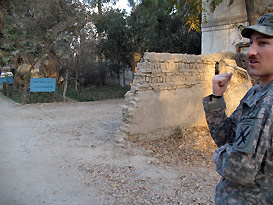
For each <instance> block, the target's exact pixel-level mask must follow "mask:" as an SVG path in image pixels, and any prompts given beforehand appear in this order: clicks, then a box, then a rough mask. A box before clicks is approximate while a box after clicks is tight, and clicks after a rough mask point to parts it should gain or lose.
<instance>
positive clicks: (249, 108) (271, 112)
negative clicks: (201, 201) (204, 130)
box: [203, 81, 273, 205]
mask: <svg viewBox="0 0 273 205" xmlns="http://www.w3.org/2000/svg"><path fill="white" fill-rule="evenodd" d="M203 105H204V109H205V113H206V119H207V123H208V126H209V129H210V133H211V136H212V138H213V139H214V141H215V143H216V144H217V146H218V147H219V148H218V149H216V150H215V152H214V155H213V161H214V163H215V165H216V171H217V172H218V174H220V175H221V176H222V178H221V180H220V182H219V183H218V185H217V187H216V192H215V203H216V204H221V205H222V204H273V148H272V143H273V140H272V136H273V81H272V82H271V83H270V84H268V85H267V86H266V87H264V88H262V87H261V86H260V85H257V86H254V87H252V88H251V89H250V90H249V91H248V92H247V94H246V95H245V97H244V98H243V99H242V100H241V101H240V104H239V106H238V107H237V109H236V110H235V111H234V112H233V113H232V115H231V116H230V117H227V116H226V114H225V108H226V105H225V101H224V98H223V97H222V98H220V99H216V98H213V97H211V96H207V97H205V98H204V99H203Z"/></svg>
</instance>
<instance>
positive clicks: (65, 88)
mask: <svg viewBox="0 0 273 205" xmlns="http://www.w3.org/2000/svg"><path fill="white" fill-rule="evenodd" d="M67 81H68V69H66V73H65V83H64V92H63V100H64V102H65V101H66V90H67Z"/></svg>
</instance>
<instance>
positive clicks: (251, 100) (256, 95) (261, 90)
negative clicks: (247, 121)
mask: <svg viewBox="0 0 273 205" xmlns="http://www.w3.org/2000/svg"><path fill="white" fill-rule="evenodd" d="M271 87H273V81H271V82H270V83H269V84H268V85H266V86H265V87H262V85H261V84H260V85H258V86H255V87H254V88H253V91H252V92H250V93H249V95H248V96H246V98H243V99H242V101H241V102H242V103H244V104H246V105H247V106H248V107H252V106H254V105H256V103H257V101H258V100H261V98H263V96H264V95H265V94H266V93H267V91H268V90H269V89H270V88H271Z"/></svg>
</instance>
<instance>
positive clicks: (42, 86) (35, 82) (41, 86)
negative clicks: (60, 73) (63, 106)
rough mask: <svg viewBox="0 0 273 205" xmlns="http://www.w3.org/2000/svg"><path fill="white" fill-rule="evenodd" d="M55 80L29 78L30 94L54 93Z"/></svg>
mask: <svg viewBox="0 0 273 205" xmlns="http://www.w3.org/2000/svg"><path fill="white" fill-rule="evenodd" d="M55 88H56V78H31V79H30V92H55Z"/></svg>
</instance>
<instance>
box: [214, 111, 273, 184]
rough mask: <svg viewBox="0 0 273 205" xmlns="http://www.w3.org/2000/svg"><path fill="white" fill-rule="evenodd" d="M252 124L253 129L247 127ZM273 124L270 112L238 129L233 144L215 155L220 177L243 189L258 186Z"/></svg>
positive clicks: (221, 148) (219, 150)
mask: <svg viewBox="0 0 273 205" xmlns="http://www.w3.org/2000/svg"><path fill="white" fill-rule="evenodd" d="M261 116H263V117H261ZM251 120H252V121H253V122H252V127H247V126H248V124H247V123H249V122H250V121H251ZM272 120H273V119H272V109H271V110H270V112H266V111H265V110H260V112H259V113H258V115H257V116H256V118H251V119H247V120H246V121H245V122H244V121H243V122H242V123H241V125H239V126H238V127H239V128H238V129H237V131H236V139H235V141H234V143H233V144H225V145H224V146H222V147H220V148H218V149H217V150H216V151H215V153H214V155H213V161H214V163H215V165H216V171H217V172H218V174H220V175H221V176H222V177H224V178H226V179H227V180H229V181H232V182H234V183H238V184H242V185H251V184H253V183H255V177H256V176H257V174H258V172H259V171H262V164H263V161H264V160H265V155H266V152H267V150H268V148H269V147H270V141H271V140H272V137H271V136H272ZM246 122H247V123H246ZM242 130H243V131H244V132H242Z"/></svg>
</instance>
